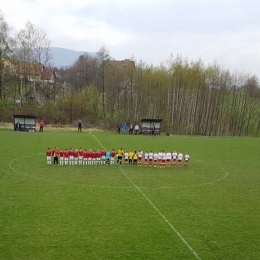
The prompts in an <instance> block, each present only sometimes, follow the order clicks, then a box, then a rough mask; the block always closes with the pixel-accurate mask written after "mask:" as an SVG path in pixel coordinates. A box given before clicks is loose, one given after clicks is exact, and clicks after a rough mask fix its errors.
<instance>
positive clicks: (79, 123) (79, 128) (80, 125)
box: [78, 120, 82, 132]
mask: <svg viewBox="0 0 260 260" xmlns="http://www.w3.org/2000/svg"><path fill="white" fill-rule="evenodd" d="M81 127H82V123H81V120H79V122H78V132H81Z"/></svg>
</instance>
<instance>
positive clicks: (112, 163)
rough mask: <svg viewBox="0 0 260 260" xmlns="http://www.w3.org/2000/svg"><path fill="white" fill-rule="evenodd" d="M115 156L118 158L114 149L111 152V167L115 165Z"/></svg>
mask: <svg viewBox="0 0 260 260" xmlns="http://www.w3.org/2000/svg"><path fill="white" fill-rule="evenodd" d="M115 156H116V152H115V149H113V150H112V151H111V159H110V163H111V165H114V164H115Z"/></svg>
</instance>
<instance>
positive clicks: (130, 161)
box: [129, 150, 134, 165]
mask: <svg viewBox="0 0 260 260" xmlns="http://www.w3.org/2000/svg"><path fill="white" fill-rule="evenodd" d="M133 157H134V152H133V150H130V152H129V165H133Z"/></svg>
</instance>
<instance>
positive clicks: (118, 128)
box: [116, 122, 121, 134]
mask: <svg viewBox="0 0 260 260" xmlns="http://www.w3.org/2000/svg"><path fill="white" fill-rule="evenodd" d="M116 128H117V132H118V133H119V134H120V131H121V123H120V122H118V124H117V126H116Z"/></svg>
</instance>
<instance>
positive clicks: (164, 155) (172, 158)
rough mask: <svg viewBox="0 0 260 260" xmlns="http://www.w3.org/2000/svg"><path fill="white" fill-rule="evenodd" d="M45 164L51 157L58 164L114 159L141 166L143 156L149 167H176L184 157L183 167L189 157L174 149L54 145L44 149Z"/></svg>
mask: <svg viewBox="0 0 260 260" xmlns="http://www.w3.org/2000/svg"><path fill="white" fill-rule="evenodd" d="M46 157H47V164H48V165H50V164H51V159H52V157H53V163H54V165H55V164H59V163H60V165H104V164H106V165H114V164H115V160H116V162H117V164H118V165H122V162H123V164H124V165H136V166H142V164H143V157H144V165H145V166H149V167H152V166H154V167H157V166H158V167H171V166H172V167H176V166H181V165H182V161H183V159H184V167H187V166H188V162H189V159H190V155H189V153H186V154H185V155H183V154H182V153H181V152H179V153H177V152H176V151H174V152H173V153H171V152H170V151H168V152H165V151H164V150H161V151H159V152H153V151H150V152H148V151H146V152H145V153H143V152H142V151H141V150H139V151H133V150H130V152H128V151H126V152H124V150H123V149H122V148H120V149H119V150H118V151H117V152H116V151H115V150H114V149H113V150H112V151H108V150H107V151H106V150H105V149H102V150H101V151H100V150H97V151H95V150H93V151H92V150H86V149H85V150H83V149H82V148H80V149H79V150H78V149H75V150H73V149H72V148H70V149H69V150H68V149H65V150H63V149H61V150H60V151H59V150H58V149H57V147H55V148H54V149H53V150H52V151H51V149H50V148H48V149H47V151H46Z"/></svg>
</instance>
